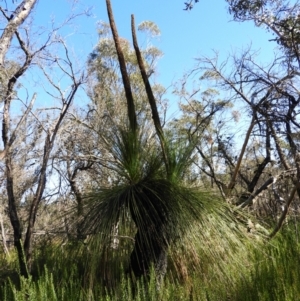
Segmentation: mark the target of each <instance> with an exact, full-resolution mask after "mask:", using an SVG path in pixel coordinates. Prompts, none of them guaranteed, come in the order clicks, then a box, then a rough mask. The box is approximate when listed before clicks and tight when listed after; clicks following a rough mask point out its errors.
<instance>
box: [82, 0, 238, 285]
mask: <svg viewBox="0 0 300 301" xmlns="http://www.w3.org/2000/svg"><path fill="white" fill-rule="evenodd" d="M106 4H107V10H108V15H109V20H110V26H111V29H112V33H113V37H114V41H115V47H116V51H117V54H118V59H119V65H120V71H121V74H122V80H123V84H124V90H125V96H126V100H127V109H128V111H127V113H128V122H127V124H124V126H123V127H120V126H119V125H116V126H115V128H114V130H113V131H112V132H113V133H114V134H112V135H110V137H109V139H108V141H109V143H107V144H106V145H107V151H108V152H109V153H110V156H111V157H112V158H114V160H113V161H111V162H110V163H109V162H108V164H109V165H110V166H109V168H110V169H111V171H112V173H111V179H110V180H111V183H110V185H108V186H106V187H100V188H99V189H98V190H97V191H94V192H93V193H91V194H90V195H89V197H88V198H87V199H88V201H87V202H86V206H87V207H86V208H85V210H86V217H85V219H84V220H83V222H82V225H83V228H84V229H85V231H86V232H87V233H94V234H95V235H93V236H92V240H93V241H94V242H95V241H98V242H100V243H99V245H98V247H99V246H100V247H101V252H100V253H101V254H102V255H103V257H101V258H102V259H103V260H104V262H108V261H110V260H111V258H112V256H113V253H114V252H113V249H112V244H111V242H112V240H113V238H114V237H115V235H116V232H115V229H116V227H118V229H119V231H124V232H123V233H128V231H130V230H129V229H132V225H134V231H135V239H134V245H133V246H132V245H131V250H130V251H129V252H130V256H129V254H128V267H129V269H128V271H129V272H130V274H131V275H132V276H133V277H135V278H139V277H141V276H146V275H149V273H150V270H151V267H153V268H154V270H155V272H156V275H158V276H159V278H160V279H161V278H162V277H163V276H164V274H165V273H166V268H167V257H168V254H169V253H170V252H169V251H170V247H171V246H176V245H177V244H178V245H181V246H182V241H183V238H184V237H185V236H186V234H187V233H193V231H196V232H194V233H195V235H194V236H193V239H191V240H190V241H189V244H188V245H186V246H185V247H187V248H190V247H191V246H192V245H193V244H194V243H195V241H194V238H197V239H198V241H199V240H201V239H203V240H204V239H205V240H207V238H208V236H209V235H208V236H207V229H209V231H211V233H214V234H217V233H221V232H222V233H223V234H224V238H228V240H231V241H233V240H234V239H232V229H229V228H230V226H229V225H230V223H226V222H225V223H224V219H226V221H228V220H230V222H232V221H233V220H232V214H231V213H230V210H228V208H226V206H225V205H224V203H222V202H220V201H218V200H217V199H216V198H215V197H213V196H212V195H211V194H209V193H207V192H203V191H200V190H199V189H198V188H197V187H191V186H190V185H189V184H188V182H187V181H186V178H187V177H186V174H187V173H188V172H189V171H190V170H191V162H192V160H191V159H192V156H193V152H194V146H195V143H194V142H193V141H189V142H188V141H184V140H170V139H168V138H167V136H166V135H165V134H164V131H163V128H162V126H161V123H160V118H159V114H158V112H157V107H156V102H155V98H154V96H153V93H152V89H151V85H150V83H149V81H148V77H147V75H146V72H145V67H144V65H143V58H142V56H141V55H140V52H139V47H138V44H137V40H136V36H135V28H134V18H133V17H132V33H133V44H134V48H135V52H136V55H137V61H138V64H139V68H140V71H141V76H142V79H143V82H144V85H145V89H146V92H147V96H148V100H149V104H150V107H151V111H152V118H153V122H154V126H155V129H156V133H157V135H156V137H152V138H151V139H150V138H149V137H148V136H147V135H145V132H146V131H145V128H144V125H143V124H142V123H141V122H140V123H139V122H137V118H136V111H135V102H134V99H133V94H132V91H131V85H130V79H129V76H128V74H127V70H126V62H125V59H124V55H123V53H122V49H121V47H120V43H119V37H118V32H117V29H116V26H115V22H114V18H113V13H112V9H111V4H110V1H109V0H107V1H106ZM231 225H232V224H231ZM218 227H219V229H218ZM201 228H203V229H206V230H205V231H204V230H203V231H202V233H201V231H199V230H200V229H201ZM221 228H222V230H224V228H226V229H227V230H228V229H229V230H228V231H227V230H226V231H224V232H223V231H222V230H221ZM234 228H235V227H234ZM216 229H218V230H216ZM223 234H222V235H223ZM118 236H119V237H120V236H121V233H120V232H119V233H118ZM96 237H97V238H100V239H98V240H97V239H95V238H96ZM123 237H124V236H123ZM185 241H186V240H185ZM236 242H237V241H236ZM123 247H124V245H122V246H119V251H120V253H119V254H122V252H123V253H124V250H125V249H124V248H123ZM127 250H128V249H127ZM98 255H99V253H98ZM171 258H172V256H171Z"/></svg>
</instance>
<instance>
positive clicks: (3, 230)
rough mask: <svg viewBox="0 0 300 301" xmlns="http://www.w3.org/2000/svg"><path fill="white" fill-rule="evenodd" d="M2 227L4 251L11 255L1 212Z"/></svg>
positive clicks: (0, 221)
mask: <svg viewBox="0 0 300 301" xmlns="http://www.w3.org/2000/svg"><path fill="white" fill-rule="evenodd" d="M0 227H1V236H2V243H3V250H4V252H5V254H7V255H9V251H8V248H7V244H6V235H5V228H4V223H3V216H2V213H1V212H0Z"/></svg>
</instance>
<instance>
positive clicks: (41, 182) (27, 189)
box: [0, 0, 84, 276]
mask: <svg viewBox="0 0 300 301" xmlns="http://www.w3.org/2000/svg"><path fill="white" fill-rule="evenodd" d="M35 3H36V1H32V0H27V1H22V2H21V3H20V5H18V6H17V7H16V4H15V3H12V4H8V3H7V2H6V1H5V5H6V7H3V5H1V6H0V11H1V13H2V18H1V24H2V35H1V37H0V41H1V51H0V60H1V62H0V63H1V91H2V102H3V114H2V136H1V137H2V146H3V151H2V155H1V157H2V159H4V163H3V165H4V166H3V169H2V177H3V178H5V184H4V186H5V191H6V197H7V207H8V216H9V219H10V222H11V226H12V228H13V235H14V245H15V247H16V249H17V253H18V258H19V263H20V271H21V274H22V275H24V276H28V273H29V272H30V263H31V259H32V244H33V231H34V226H35V223H36V218H37V213H38V209H39V206H40V204H41V202H42V201H43V200H44V198H46V195H45V190H46V184H47V180H48V176H49V169H48V165H49V160H50V154H51V151H52V150H53V147H54V144H55V140H56V137H57V134H58V130H59V128H60V126H61V124H62V121H63V119H64V117H65V115H66V112H67V111H68V109H69V107H70V105H71V103H72V101H73V99H74V97H75V94H76V92H77V90H78V88H79V87H80V85H81V84H82V83H83V80H84V79H83V77H82V76H81V75H80V74H79V73H78V70H75V69H74V66H73V63H72V60H71V56H70V53H69V51H68V49H67V47H66V44H65V41H63V39H62V38H61V37H60V36H59V35H58V32H59V30H60V27H61V26H60V25H59V26H57V27H56V26H54V25H53V24H52V25H53V26H54V30H51V31H49V32H48V33H46V32H45V30H44V31H43V32H42V33H41V32H39V34H40V36H39V38H38V41H37V40H36V39H37V38H36V37H35V36H34V34H33V33H32V31H31V27H30V25H32V23H31V22H28V20H26V18H27V17H28V16H29V14H30V13H31V12H32V10H33V7H34V6H35ZM73 17H74V15H73ZM31 21H32V20H31ZM52 29H53V28H52ZM11 45H13V46H11ZM12 48H13V50H12ZM50 49H51V50H50ZM58 53H59V55H58ZM30 68H31V69H32V70H34V71H36V74H39V75H38V76H40V78H42V79H43V84H44V87H45V86H47V88H45V90H44V93H45V94H46V95H47V94H48V95H50V96H51V97H52V98H53V101H54V100H56V101H57V103H56V104H57V107H56V108H55V109H53V108H52V109H49V108H48V109H47V108H41V107H39V108H38V106H37V105H36V103H37V102H38V101H36V100H37V99H39V96H40V95H38V93H36V91H34V90H33V89H32V86H31V85H29V86H28V87H27V86H26V84H25V83H26V80H24V81H22V80H23V79H24V78H25V76H26V74H28V73H27V71H28V69H30ZM53 68H55V69H56V70H57V71H58V74H56V76H57V77H59V76H61V78H64V80H65V81H64V83H65V84H66V85H69V86H68V87H67V86H65V88H66V90H65V91H63V90H62V88H61V86H60V83H58V82H57V80H56V79H57V78H56V79H55V75H54V74H53V73H52V74H51V71H53ZM61 78H60V79H61ZM26 79H27V80H29V81H30V79H29V77H27V78H26ZM43 84H42V85H43ZM49 87H51V88H49ZM50 112H51V113H50ZM29 194H30V195H31V196H32V198H28V200H30V202H29V203H30V204H29V207H28V211H27V212H26V217H24V215H23V214H22V212H21V207H22V206H21V205H22V203H24V200H25V198H26V196H27V195H29ZM27 264H28V265H27ZM28 268H29V269H28Z"/></svg>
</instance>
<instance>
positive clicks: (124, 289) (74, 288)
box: [0, 223, 300, 301]
mask: <svg viewBox="0 0 300 301" xmlns="http://www.w3.org/2000/svg"><path fill="white" fill-rule="evenodd" d="M298 226H299V224H295V226H294V225H293V224H292V223H290V225H289V226H287V228H286V229H284V230H283V232H282V233H281V234H280V235H278V236H276V238H275V239H273V240H272V241H270V242H266V241H264V240H261V239H260V241H259V242H258V243H257V242H255V241H256V239H254V240H253V241H248V243H245V248H243V249H241V250H236V252H235V253H234V256H232V254H230V252H228V249H226V246H224V245H223V247H225V248H224V249H223V250H222V249H221V247H222V242H220V241H219V238H217V239H215V240H214V243H213V245H206V247H203V246H202V250H201V245H200V244H199V245H197V246H196V248H195V249H194V250H193V251H192V250H190V252H185V253H180V252H181V251H180V250H179V249H178V248H177V249H176V250H171V251H170V252H171V253H173V254H174V255H175V252H177V255H178V256H177V267H176V268H175V266H171V268H170V270H169V272H168V273H167V275H166V278H165V280H164V281H163V282H162V284H161V286H160V289H159V290H158V289H157V286H156V275H155V271H154V269H153V268H152V269H151V272H150V277H149V279H147V280H146V281H145V279H143V278H141V279H140V280H138V281H137V283H136V285H135V286H133V285H132V282H131V280H130V278H129V277H127V276H126V274H125V273H124V271H122V268H120V266H121V265H119V266H118V269H119V273H120V275H121V277H120V281H119V284H118V285H117V286H116V287H115V288H114V290H110V289H109V288H108V287H107V286H106V287H105V286H104V284H103V283H102V282H101V281H94V282H91V283H87V282H88V281H89V280H88V279H84V276H83V275H84V273H83V272H82V270H80V269H79V268H78V267H79V264H80V262H85V256H86V255H85V254H84V251H83V249H82V251H81V252H76V250H77V249H78V245H73V246H72V245H65V246H59V248H58V247H57V246H54V245H52V246H51V245H48V247H45V251H44V253H39V254H36V255H35V261H36V262H40V264H41V266H40V272H39V273H38V275H36V276H34V277H30V278H29V279H25V278H22V277H21V278H20V282H19V283H18V281H16V280H17V279H16V277H15V276H13V274H12V273H11V274H10V276H9V277H10V279H11V280H8V278H7V280H6V281H5V282H3V280H4V278H3V277H4V274H3V271H1V274H0V278H1V280H2V281H1V286H0V299H1V300H3V301H17V300H18V301H25V300H26V301H27V300H37V301H39V300H41V301H42V300H47V301H57V300H60V301H86V300H91V301H92V300H93V301H94V300H105V301H107V300H109V301H115V300H118V301H131V300H132V301H134V300H135V301H137V300H139V301H149V300H162V301H165V300H170V301H171V300H200V301H208V300H210V301H217V300H227V299H228V300H232V301H248V300H249V301H250V300H251V301H252V300H259V301H271V300H272V301H273V300H274V301H281V300H287V301H294V300H297V298H298V296H299V294H300V271H299V269H298V268H297V267H298V266H299V264H300V261H299V258H300V256H299V254H300V243H299V236H297V234H296V233H297V232H296V231H295V229H296V227H298ZM193 235H195V233H193ZM191 238H192V236H190V237H189V238H188V239H191ZM182 243H186V242H182ZM204 245H205V244H204ZM86 247H87V246H85V247H84V248H86ZM205 248H206V249H209V248H214V251H215V256H217V257H218V260H214V261H213V260H212V258H210V259H209V258H208V257H206V255H205V254H207V253H208V250H206V251H205V250H204V249H205ZM93 251H94V252H97V250H93ZM193 252H194V253H193ZM74 253H75V254H76V255H74ZM183 256H186V257H189V258H191V257H198V260H199V261H200V264H199V265H198V266H197V269H195V268H193V264H192V263H191V262H192V261H194V262H195V258H194V259H193V260H190V262H188V261H186V262H185V263H186V266H183V260H182V258H181V257H183ZM14 264H15V263H14V262H5V260H4V259H2V262H1V266H5V265H8V266H10V267H12V268H14ZM218 265H219V266H222V269H220V268H218ZM184 270H185V271H187V274H186V273H184ZM226 275H227V276H226ZM6 277H7V274H6Z"/></svg>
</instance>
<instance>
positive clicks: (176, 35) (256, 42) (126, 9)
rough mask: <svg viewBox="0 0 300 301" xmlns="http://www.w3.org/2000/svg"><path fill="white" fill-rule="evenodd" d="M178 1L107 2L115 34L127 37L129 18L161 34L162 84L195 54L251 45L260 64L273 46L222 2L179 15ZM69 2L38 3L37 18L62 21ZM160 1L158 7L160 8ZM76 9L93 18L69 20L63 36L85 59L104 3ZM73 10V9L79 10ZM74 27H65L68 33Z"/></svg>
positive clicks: (206, 1) (88, 0) (210, 1)
mask: <svg viewBox="0 0 300 301" xmlns="http://www.w3.org/2000/svg"><path fill="white" fill-rule="evenodd" d="M183 2H184V1H183V0H176V1H174V0H173V1H170V0H169V1H168V0H166V1H163V2H162V1H160V0H127V1H125V0H112V6H113V10H114V15H115V20H116V23H117V26H118V30H119V34H120V36H122V37H124V38H128V39H131V36H130V15H131V14H134V15H135V19H136V23H137V24H139V23H140V22H142V21H144V20H151V21H153V22H155V23H156V24H157V25H158V27H159V28H160V30H161V33H162V34H161V37H160V38H159V39H158V41H157V42H156V45H157V46H158V47H159V48H160V49H161V50H162V51H163V52H164V57H163V58H162V59H161V61H160V64H159V73H160V76H161V79H162V81H163V82H164V83H168V82H171V81H172V80H173V79H174V78H177V77H180V76H181V75H182V73H183V72H184V70H188V69H189V68H191V67H192V66H193V64H194V62H193V61H194V58H196V57H199V56H200V55H206V56H210V55H212V49H215V50H218V51H219V52H220V55H221V56H222V57H224V58H225V57H226V55H228V54H229V53H232V52H234V51H235V50H241V49H242V48H245V47H246V46H247V45H249V44H250V43H252V46H253V48H254V49H261V51H262V56H261V57H262V60H264V59H266V60H268V55H269V54H270V55H272V49H273V47H274V43H271V42H268V39H270V38H271V36H270V34H268V33H266V32H265V30H264V29H263V28H255V26H254V24H252V23H251V22H246V23H237V22H233V21H231V16H230V15H229V13H228V12H227V5H226V2H225V1H220V0H201V1H200V2H199V3H198V4H197V5H196V6H195V8H194V9H193V10H191V11H188V12H187V11H184V10H183V7H184V4H183ZM70 3H71V1H67V0H52V1H43V0H41V1H39V2H38V6H37V8H36V10H37V11H36V16H37V17H36V20H37V21H38V22H39V23H40V24H43V25H47V23H49V20H50V16H55V19H56V20H57V21H58V20H62V19H63V18H64V17H65V16H66V15H67V14H68V13H69V12H70ZM162 3H163V4H162ZM77 6H78V8H82V9H83V8H84V7H93V9H92V14H93V15H92V16H91V17H89V18H80V19H78V20H77V21H76V20H75V21H74V27H75V28H76V32H75V33H74V34H73V35H72V36H71V37H69V38H68V40H69V41H68V43H69V44H70V45H72V46H73V47H74V49H75V51H76V52H77V53H78V54H79V56H80V57H81V58H85V55H87V54H88V53H89V52H91V51H92V49H93V47H94V46H95V45H96V43H97V30H96V28H97V21H99V20H104V21H107V20H108V18H107V14H106V7H105V0H98V1H92V0H85V1H82V3H81V4H80V3H79V4H77ZM79 10H80V9H78V10H77V11H79ZM72 31H74V29H73V28H66V29H65V31H64V34H66V35H68V34H70V33H71V32H72Z"/></svg>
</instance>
